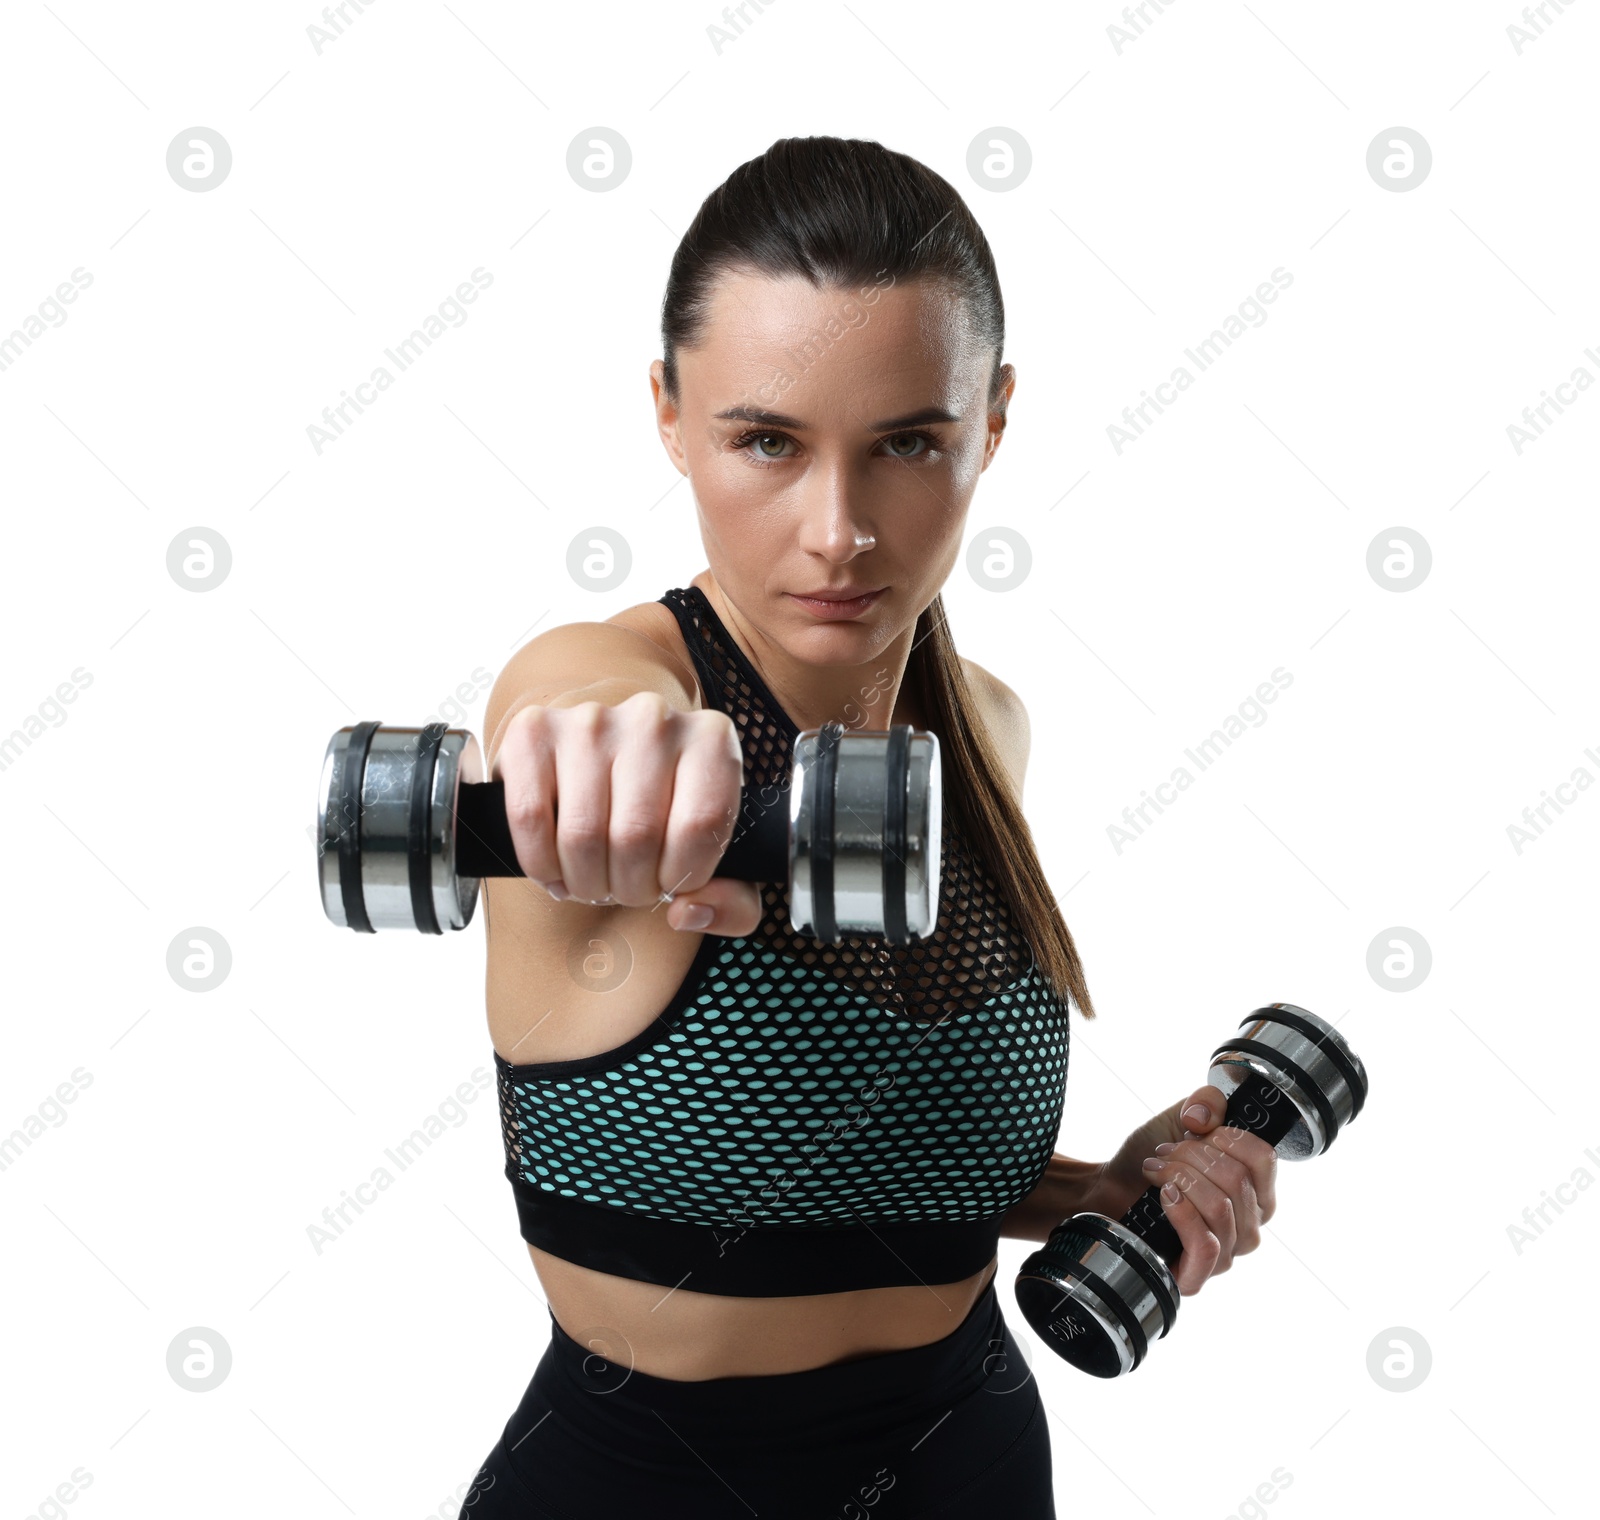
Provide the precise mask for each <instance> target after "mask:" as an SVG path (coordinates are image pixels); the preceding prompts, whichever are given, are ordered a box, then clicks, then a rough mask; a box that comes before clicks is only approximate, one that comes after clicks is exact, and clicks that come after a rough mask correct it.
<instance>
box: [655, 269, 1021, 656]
mask: <svg viewBox="0 0 1600 1520" xmlns="http://www.w3.org/2000/svg"><path fill="white" fill-rule="evenodd" d="M678 361H679V371H678V372H679V382H680V383H679V390H680V398H679V405H678V406H677V407H676V408H675V407H674V406H673V405H672V403H671V402H670V401H669V400H668V398H667V395H666V392H665V390H663V389H662V387H661V370H662V363H661V361H660V360H659V359H658V360H657V361H656V362H655V363H654V364H653V365H652V366H651V371H650V372H651V380H652V389H653V390H654V392H655V398H656V413H657V423H658V426H659V428H660V431H661V436H662V440H663V441H664V443H665V444H666V447H667V451H668V453H669V454H670V455H671V456H672V459H673V462H674V463H675V464H676V465H677V467H678V468H679V470H681V471H682V472H683V473H684V474H686V475H687V476H688V477H689V480H690V484H691V486H692V488H693V491H694V497H695V501H696V504H697V506H698V508H699V513H700V527H701V532H702V535H703V537H704V541H705V546H706V553H707V558H708V561H709V563H710V566H711V571H712V575H713V577H714V578H715V580H716V583H717V585H718V586H719V587H720V588H721V589H722V590H723V591H724V592H726V594H727V596H728V597H729V598H730V599H731V600H732V601H733V602H735V603H737V605H738V607H739V609H740V610H741V612H742V613H744V614H745V615H746V616H747V618H749V619H750V620H753V621H754V622H755V623H756V625H757V628H758V630H759V633H760V635H761V636H762V638H763V641H764V642H766V641H770V643H772V644H775V645H777V646H778V647H779V648H780V649H781V650H782V651H783V652H784V653H785V654H787V655H788V656H790V657H791V658H793V659H794V660H797V661H802V662H805V663H807V664H812V665H825V666H831V665H849V666H857V665H862V664H865V663H867V662H869V661H871V660H873V659H875V658H879V657H881V656H883V655H884V654H885V653H886V652H890V651H893V650H895V649H896V648H897V647H898V652H899V653H900V656H901V664H902V665H903V663H904V656H905V654H906V653H907V652H908V651H909V647H910V646H909V637H910V632H911V630H912V629H913V628H914V627H915V624H916V619H917V616H918V614H919V613H920V612H921V611H922V609H923V608H924V607H926V606H927V605H928V603H929V602H931V601H932V600H933V598H934V597H935V596H936V595H937V594H938V592H939V589H940V587H941V586H942V585H943V584H944V581H945V577H946V576H948V575H949V573H950V570H951V567H952V566H953V565H954V564H955V562H956V558H957V556H958V554H959V553H960V549H961V540H962V533H963V528H964V525H965V522H966V515H967V504H968V502H970V501H971V499H972V492H973V489H974V487H975V486H976V485H977V481H978V476H979V475H980V474H981V473H982V472H983V471H984V470H985V469H986V468H987V467H988V464H989V460H990V459H991V458H992V457H993V455H994V451H995V448H996V447H997V446H998V444H999V441H1000V434H1001V429H1002V427H1003V426H1004V408H1005V404H1006V402H1007V401H1008V400H1009V399H1010V395H1011V391H1012V388H1013V386H1014V385H1015V383H1016V379H1015V374H1014V372H1013V370H1012V368H1011V366H1010V365H1006V366H1004V367H1003V370H1002V376H1001V379H1002V386H1003V391H1002V395H1001V398H1000V403H999V407H998V409H997V410H996V412H995V413H994V414H993V415H991V414H990V413H989V411H988V406H987V403H988V388H989V374H990V370H991V368H992V365H993V361H994V353H993V350H992V349H990V348H987V347H984V346H982V345H981V344H980V343H979V342H978V341H977V339H976V338H975V336H974V335H973V333H972V332H971V330H970V324H969V322H968V318H967V312H966V307H965V304H964V303H963V302H961V301H960V300H958V299H956V298H955V297H953V296H952V295H950V294H949V293H948V292H947V291H946V289H945V287H944V286H943V285H942V284H939V283H935V282H930V281H920V280H919V281H913V282H908V283H906V284H904V285H899V286H895V285H893V284H889V283H884V284H881V285H876V286H873V285H868V286H866V287H865V288H864V290H857V289H845V290H839V289H830V290H819V289H816V288H814V287H813V286H812V285H811V284H810V282H809V281H807V280H804V279H800V278H797V277H796V278H785V279H773V278H770V277H768V276H764V275H755V274H750V273H739V274H733V273H729V274H727V275H725V276H724V277H723V278H722V279H721V281H720V282H719V284H718V286H717V289H716V294H715V297H714V302H713V308H712V316H711V320H710V322H709V324H708V326H707V332H706V337H705V339H704V341H703V342H702V343H701V344H700V346H698V347H696V348H694V349H683V350H680V352H679V356H678ZM878 587H884V588H886V589H885V590H884V591H883V593H882V594H881V595H880V596H879V597H878V598H877V599H876V600H875V601H874V602H873V603H872V604H871V605H870V606H869V607H868V608H867V609H866V610H865V611H864V612H862V613H860V614H859V615H857V616H856V617H854V618H851V619H849V620H845V621H839V620H825V619H822V618H819V617H818V616H817V614H816V613H815V612H813V611H811V610H809V609H808V608H807V607H806V606H805V604H803V603H801V602H799V601H796V600H794V594H795V593H804V592H811V591H816V590H819V589H824V588H828V589H833V590H836V591H837V590H840V589H843V588H851V589H852V590H854V589H862V590H874V589H876V588H878ZM896 674H897V675H898V671H897V672H896Z"/></svg>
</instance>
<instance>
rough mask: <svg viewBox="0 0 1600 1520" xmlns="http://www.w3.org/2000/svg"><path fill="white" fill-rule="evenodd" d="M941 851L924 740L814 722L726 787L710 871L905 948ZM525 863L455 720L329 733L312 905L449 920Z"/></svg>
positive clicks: (921, 917)
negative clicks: (735, 798) (730, 809)
mask: <svg viewBox="0 0 1600 1520" xmlns="http://www.w3.org/2000/svg"><path fill="white" fill-rule="evenodd" d="M559 810H560V806H559V799H558V802H557V812H558V813H559ZM939 852H940V776H939V741H938V738H937V737H936V736H935V735H934V734H931V733H927V732H924V731H921V730H918V729H914V728H912V727H911V725H910V724H907V723H897V724H895V725H894V726H893V727H892V728H889V729H886V730H847V729H845V727H844V725H843V724H840V723H825V724H823V725H822V726H821V727H820V728H810V729H806V730H804V731H803V732H802V733H801V734H800V735H799V736H798V737H797V738H796V740H795V743H794V747H793V754H792V757H791V764H790V768H789V772H788V774H787V775H786V776H785V777H784V779H783V781H782V782H781V783H778V784H775V785H768V786H764V787H760V788H752V787H749V786H746V787H745V788H744V789H743V790H742V791H741V792H740V809H739V818H738V821H737V822H736V823H735V824H734V826H733V830H732V834H731V837H730V840H729V843H728V846H727V848H726V850H725V852H724V854H723V855H722V858H721V860H720V862H719V863H718V865H717V867H716V869H715V871H714V872H713V874H714V875H717V876H730V877H733V878H735V879H736V880H739V881H769V882H777V883H784V884H787V886H788V887H789V918H790V921H791V922H792V923H793V924H794V926H795V928H796V929H797V930H799V931H800V932H801V933H802V934H811V935H813V936H814V937H815V938H817V939H820V940H823V941H825V942H827V943H830V944H837V943H838V942H839V939H840V937H841V935H842V934H844V933H851V934H863V935H873V936H881V937H882V938H884V939H886V940H889V941H891V942H894V943H899V944H904V943H907V942H908V941H909V940H910V939H911V938H913V937H918V938H920V937H924V936H926V935H929V934H931V933H933V930H934V927H935V925H936V924H937V922H938V915H939V872H940V858H939ZM525 874H526V873H525V872H524V871H523V869H522V867H521V865H520V864H519V863H518V861H517V856H516V850H515V848H514V846H513V844H512V841H511V831H510V828H509V825H508V823H507V820H506V808H505V783H504V782H503V781H499V780H494V781H486V780H484V764H483V752H482V750H481V749H480V748H479V745H478V740H477V739H476V737H475V736H474V735H472V734H471V733H469V732H467V730H465V729H461V728H449V727H447V726H446V725H445V724H443V723H430V724H428V725H427V726H426V727H423V728H397V727H392V726H386V725H383V724H381V723H376V722H368V723H356V724H352V725H350V726H349V727H346V728H341V729H340V730H339V731H338V732H337V733H336V734H334V736H333V737H332V738H331V739H330V740H329V741H328V748H327V751H326V753H325V754H324V756H323V760H322V780H321V786H320V788H319V792H318V800H317V878H318V885H319V887H320V890H321V893H322V907H323V911H324V912H326V914H327V915H328V917H329V918H330V919H332V921H333V922H334V923H336V924H338V925H339V926H340V927H341V928H347V929H355V930H358V931H360V932H363V933H372V932H375V931H376V930H378V929H416V930H420V931H421V932H422V933H424V934H442V933H444V931H445V929H447V928H448V929H463V928H465V927H466V926H467V924H468V923H470V922H471V920H472V915H473V911H474V909H475V908H476V906H477V901H478V882H479V879H480V878H482V877H485V876H522V875H525Z"/></svg>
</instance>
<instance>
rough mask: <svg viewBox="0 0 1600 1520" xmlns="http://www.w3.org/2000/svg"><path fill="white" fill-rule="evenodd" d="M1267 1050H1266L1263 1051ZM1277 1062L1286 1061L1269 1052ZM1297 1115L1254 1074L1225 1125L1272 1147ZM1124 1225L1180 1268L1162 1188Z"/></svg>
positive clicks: (1234, 1099)
mask: <svg viewBox="0 0 1600 1520" xmlns="http://www.w3.org/2000/svg"><path fill="white" fill-rule="evenodd" d="M1250 1043H1251V1042H1249V1041H1235V1042H1234V1043H1233V1044H1232V1045H1230V1046H1228V1047H1227V1048H1228V1049H1229V1050H1239V1049H1242V1048H1245V1047H1247V1046H1248V1045H1249V1044H1250ZM1262 1048H1263V1050H1265V1047H1262ZM1269 1054H1270V1055H1271V1058H1272V1059H1273V1060H1274V1061H1278V1062H1280V1063H1281V1062H1282V1060H1283V1057H1282V1056H1281V1055H1279V1054H1278V1053H1277V1052H1276V1051H1272V1052H1269ZM1297 1117H1298V1113H1297V1111H1296V1109H1295V1106H1294V1104H1293V1103H1292V1102H1290V1101H1289V1096H1288V1094H1287V1093H1285V1092H1283V1091H1282V1089H1281V1088H1279V1087H1277V1086H1275V1085H1274V1084H1273V1083H1271V1082H1269V1081H1268V1080H1267V1079H1266V1078H1265V1077H1264V1076H1262V1075H1261V1073H1260V1072H1256V1071H1253V1072H1251V1073H1250V1075H1249V1076H1248V1077H1246V1078H1245V1080H1244V1081H1243V1082H1241V1083H1240V1084H1239V1085H1238V1086H1237V1087H1236V1088H1234V1090H1233V1095H1232V1096H1231V1097H1230V1098H1229V1099H1228V1111H1227V1113H1226V1114H1225V1115H1223V1119H1222V1122H1223V1123H1224V1124H1226V1125H1229V1126H1230V1127H1232V1128H1233V1129H1242V1130H1245V1131H1247V1132H1248V1133H1250V1134H1252V1135H1260V1136H1261V1138H1262V1139H1263V1140H1265V1141H1266V1142H1267V1143H1268V1144H1269V1145H1276V1144H1277V1143H1278V1141H1280V1140H1281V1139H1282V1138H1283V1137H1284V1136H1285V1135H1287V1134H1288V1133H1289V1131H1290V1130H1291V1129H1293V1128H1294V1123H1295V1120H1296V1118H1297ZM1122 1223H1123V1224H1124V1225H1126V1226H1127V1228H1128V1229H1130V1230H1131V1231H1133V1233H1134V1234H1135V1235H1137V1236H1138V1237H1139V1238H1140V1239H1141V1240H1143V1241H1144V1243H1145V1244H1146V1245H1148V1246H1150V1247H1151V1248H1152V1249H1153V1250H1154V1251H1155V1252H1156V1253H1157V1255H1159V1256H1161V1257H1162V1258H1163V1259H1164V1260H1165V1262H1166V1263H1167V1265H1168V1266H1169V1267H1172V1268H1174V1269H1176V1268H1177V1265H1178V1261H1179V1258H1181V1257H1182V1255H1183V1242H1182V1241H1181V1240H1180V1239H1179V1238H1178V1232H1177V1231H1176V1230H1175V1229H1173V1227H1172V1221H1171V1220H1170V1219H1168V1218H1167V1211H1166V1210H1165V1209H1164V1208H1163V1207H1162V1206H1161V1185H1160V1184H1159V1183H1153V1184H1152V1185H1151V1186H1150V1187H1148V1188H1146V1189H1145V1190H1144V1192H1142V1193H1141V1194H1140V1195H1139V1197H1138V1199H1137V1200H1136V1201H1135V1203H1134V1205H1133V1207H1132V1208H1131V1209H1129V1210H1128V1212H1127V1213H1126V1214H1124V1215H1123V1216H1122Z"/></svg>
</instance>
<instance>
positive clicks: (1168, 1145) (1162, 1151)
mask: <svg viewBox="0 0 1600 1520" xmlns="http://www.w3.org/2000/svg"><path fill="white" fill-rule="evenodd" d="M1171 1149H1172V1142H1171V1141H1170V1140H1166V1141H1163V1142H1162V1143H1161V1144H1160V1145H1158V1146H1157V1147H1156V1155H1158V1156H1165V1155H1166V1153H1167V1152H1168V1151H1170V1150H1171Z"/></svg>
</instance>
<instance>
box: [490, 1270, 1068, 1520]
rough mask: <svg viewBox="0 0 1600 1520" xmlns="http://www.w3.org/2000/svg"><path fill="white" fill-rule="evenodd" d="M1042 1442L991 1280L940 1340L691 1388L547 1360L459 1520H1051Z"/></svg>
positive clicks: (571, 1359) (552, 1348) (1037, 1410)
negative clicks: (755, 1519)
mask: <svg viewBox="0 0 1600 1520" xmlns="http://www.w3.org/2000/svg"><path fill="white" fill-rule="evenodd" d="M1050 1479H1051V1470H1050V1432H1049V1429H1048V1427H1047V1425H1046V1416H1045V1409H1044V1404H1043V1402H1042V1401H1041V1399H1040V1397H1039V1389H1038V1385H1037V1383H1036V1382H1035V1381H1034V1378H1033V1375H1032V1373H1031V1371H1030V1370H1029V1367H1028V1364H1027V1362H1026V1361H1024V1359H1023V1356H1022V1352H1021V1350H1020V1349H1019V1348H1018V1346H1017V1342H1016V1340H1015V1339H1014V1338H1013V1336H1012V1334H1011V1330H1010V1327H1009V1326H1008V1325H1007V1324H1006V1322H1005V1317H1004V1315H1003V1314H1002V1313H1001V1310H1000V1299H999V1296H998V1295H997V1294H996V1292H995V1288H994V1281H993V1279H991V1280H990V1283H989V1286H988V1287H987V1288H986V1289H985V1290H984V1292H983V1294H982V1296H981V1297H980V1298H979V1299H978V1301H977V1303H976V1304H975V1305H974V1306H973V1309H972V1312H971V1313H970V1314H968V1315H967V1317H966V1319H964V1320H963V1321H962V1322H961V1324H960V1325H959V1326H958V1327H957V1328H956V1329H955V1330H953V1331H952V1332H951V1333H950V1334H949V1335H947V1336H945V1337H944V1338H943V1339H942V1340H937V1341H934V1342H932V1343H931V1344H929V1345H926V1346H914V1347H912V1348H911V1349H910V1350H906V1351H890V1352H885V1353H883V1354H882V1355H878V1356H868V1357H861V1358H858V1359H856V1360H854V1361H848V1362H837V1363H834V1364H833V1365H831V1366H827V1367H817V1368H813V1369H810V1370H807V1371H805V1372H786V1373H775V1374H770V1375H765V1376H757V1377H724V1378H711V1379H706V1380H702V1381H698V1382H686V1381H680V1380H678V1379H674V1378H661V1377H654V1376H652V1375H650V1374H648V1373H643V1372H637V1371H633V1372H630V1371H629V1370H628V1369H626V1368H624V1367H621V1366H618V1365H616V1364H615V1363H612V1362H609V1361H606V1360H604V1359H603V1358H602V1357H600V1356H597V1355H595V1354H594V1353H592V1352H590V1351H588V1350H587V1349H586V1348H585V1347H583V1346H581V1345H579V1344H578V1343H577V1342H576V1341H574V1340H573V1339H572V1338H571V1337H570V1336H569V1335H568V1334H567V1333H566V1331H564V1330H563V1329H562V1328H561V1326H560V1325H558V1324H557V1323H556V1321H555V1317H554V1315H552V1316H551V1319H550V1345H549V1347H548V1348H547V1349H546V1351H545V1353H544V1355H543V1357H542V1358H541V1359H540V1361H539V1365H538V1366H537V1367H536V1368H535V1369H534V1374H533V1380H532V1382H530V1383H529V1384H528V1390H527V1392H526V1393H525V1394H523V1396H522V1402H521V1403H520V1404H519V1405H518V1406H517V1410H516V1413H515V1414H513V1415H512V1416H511V1418H510V1419H509V1420H508V1421H507V1422H506V1427H505V1431H504V1433H503V1434H502V1435H501V1437H500V1439H499V1441H497V1442H496V1443H495V1447H494V1450H493V1451H491V1452H490V1453H489V1456H488V1458H487V1460H486V1461H485V1462H484V1464H483V1466H482V1467H481V1468H480V1469H479V1470H478V1473H477V1475H476V1477H475V1478H474V1480H473V1484H472V1488H471V1490H470V1492H469V1493H468V1494H467V1496H466V1498H465V1500H464V1501H463V1502H462V1509H461V1515H462V1520H509V1517H512V1516H517V1517H528V1520H593V1517H594V1516H596V1515H625V1514H635V1515H638V1516H640V1517H641V1520H676V1517H679V1516H683V1517H689V1516H693V1517H694V1520H724V1517H726V1520H750V1517H751V1516H760V1517H761V1520H769V1517H780V1516H782V1517H791V1516H792V1517H797V1520H798V1517H804V1520H911V1517H913V1516H915V1517H919V1520H920V1517H924V1516H927V1517H934V1516H937V1517H939V1520H967V1517H983V1520H989V1517H991V1516H1003V1517H1005V1520H1055V1505H1054V1503H1053V1502H1052V1499H1051V1481H1050Z"/></svg>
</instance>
